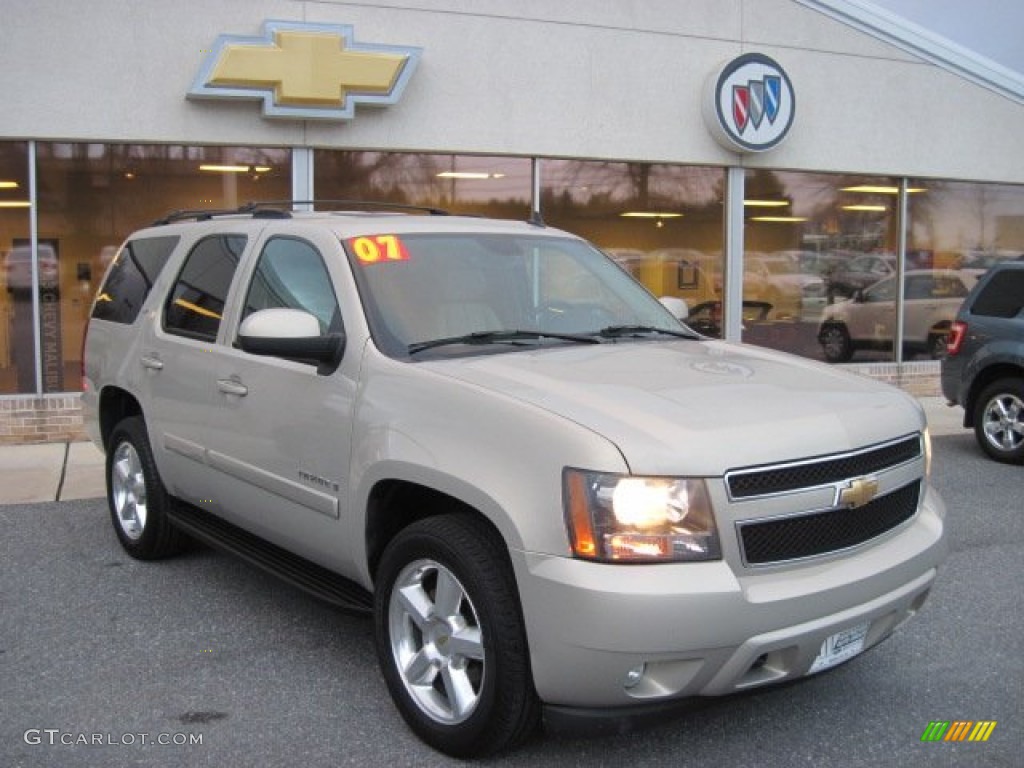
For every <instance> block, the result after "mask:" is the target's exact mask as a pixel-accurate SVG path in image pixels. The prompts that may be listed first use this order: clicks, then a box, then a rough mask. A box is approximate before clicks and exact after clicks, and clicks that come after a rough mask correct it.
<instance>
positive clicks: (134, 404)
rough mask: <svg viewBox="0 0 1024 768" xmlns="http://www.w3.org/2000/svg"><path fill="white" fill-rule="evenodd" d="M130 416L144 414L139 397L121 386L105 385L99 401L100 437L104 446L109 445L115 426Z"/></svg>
mask: <svg viewBox="0 0 1024 768" xmlns="http://www.w3.org/2000/svg"><path fill="white" fill-rule="evenodd" d="M129 416H142V406H141V405H140V404H139V401H138V399H136V397H135V396H134V395H132V394H131V393H130V392H128V391H127V390H125V389H121V388H120V387H104V388H103V391H102V392H101V393H100V402H99V424H100V438H101V440H102V441H103V445H104V447H106V446H107V445H109V443H110V435H111V433H113V431H114V427H116V426H117V425H118V423H119V422H121V421H123V420H124V419H126V418H128V417H129Z"/></svg>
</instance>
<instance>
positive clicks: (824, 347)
mask: <svg viewBox="0 0 1024 768" xmlns="http://www.w3.org/2000/svg"><path fill="white" fill-rule="evenodd" d="M0 8H2V10H3V26H2V31H0V39H2V42H3V44H2V45H0V93H3V96H2V104H3V120H2V121H0V257H2V260H3V269H2V271H0V443H22V442H39V441H47V440H66V439H76V438H78V437H81V434H82V433H81V411H80V408H79V394H78V393H79V392H80V390H81V386H82V379H81V376H82V374H81V357H82V347H83V337H84V333H85V329H86V324H87V318H88V316H89V313H90V308H91V304H92V299H93V296H94V295H95V293H96V290H97V288H98V287H99V284H100V281H101V280H102V277H103V273H104V269H105V267H106V265H107V264H109V262H110V261H111V259H112V258H113V256H114V254H116V252H117V249H118V247H119V245H120V243H121V242H122V241H123V240H124V238H125V237H126V236H127V235H128V234H129V233H131V232H132V231H133V230H135V229H137V228H139V227H141V226H145V225H148V224H149V223H151V222H153V221H154V220H156V219H158V218H160V217H161V216H163V215H165V214H166V213H168V212H170V211H174V210H181V209H231V208H236V207H238V206H241V205H243V204H245V203H246V202H248V201H252V200H278V201H310V200H318V201H339V200H341V201H352V200H359V201H367V200H374V201H385V202H389V203H393V204H403V205H415V206H431V207H437V208H443V209H446V210H448V211H451V212H453V213H469V214H474V215H489V216H497V217H502V218H519V219H527V218H529V217H531V216H538V215H539V216H540V217H542V219H543V221H544V222H545V223H546V224H548V225H549V226H553V227H559V228H562V229H566V230H568V231H571V232H574V233H576V234H579V235H582V236H584V237H586V238H587V239H589V240H591V241H592V242H594V243H595V244H596V245H598V246H599V247H601V248H602V249H604V250H606V251H607V252H608V253H609V255H611V256H612V257H613V258H615V259H616V260H617V261H618V262H619V263H620V264H621V265H622V266H623V268H625V269H627V270H629V271H630V272H631V273H632V274H634V275H635V276H636V277H637V279H638V280H640V281H641V282H643V283H644V284H645V285H646V286H647V287H648V288H649V289H650V290H651V291H652V292H654V293H655V294H656V295H659V296H663V295H671V296H678V297H680V298H683V299H684V300H686V302H687V304H688V305H689V307H690V309H691V311H692V313H693V323H694V325H695V327H699V329H700V330H702V331H703V332H705V333H708V334H709V335H713V336H720V337H723V338H727V339H731V340H737V341H745V342H749V343H752V344H759V345H763V346H769V347H773V348H776V349H782V350H786V351H790V352H793V353H795V354H798V355H802V356H805V357H811V358H814V359H818V360H823V361H824V360H828V361H829V363H830V364H834V365H843V366H847V367H849V368H851V369H853V370H856V371H858V372H860V373H863V374H865V375H871V376H875V377H879V378H883V379H885V380H888V381H892V382H893V383H896V384H898V385H900V386H903V387H905V388H907V389H908V390H911V391H913V392H915V393H917V394H938V390H937V373H938V362H937V361H936V359H935V358H936V357H937V356H940V355H941V349H942V342H943V339H944V333H945V331H946V329H947V328H948V322H949V319H950V313H951V312H952V311H955V307H956V306H957V305H958V303H959V299H961V298H962V295H963V292H964V291H966V290H967V289H968V288H969V285H970V281H971V279H972V278H976V275H977V274H980V270H983V269H985V268H987V267H988V266H990V265H991V264H992V263H993V262H995V261H998V260H1001V259H1012V258H1018V257H1019V256H1020V255H1021V254H1024V151H1021V134H1022V128H1024V77H1022V76H1021V75H1020V74H1017V73H1014V72H1011V71H1009V70H1007V69H1004V68H1002V67H1001V66H999V65H997V64H995V63H993V62H991V61H988V60H985V59H983V58H981V57H979V56H977V55H975V54H973V53H971V52H969V51H967V50H965V49H963V48H960V47H958V46H956V45H953V44H951V43H949V42H948V41H945V40H942V39H940V38H937V37H935V36H933V35H931V34H929V33H927V32H925V31H924V30H922V29H920V28H917V27H914V26H913V25H909V24H907V23H905V22H903V21H901V20H899V19H897V18H895V17H893V16H891V15H889V14H887V13H885V12H881V11H879V10H877V9H874V8H872V7H870V6H868V5H866V4H862V3H860V2H857V1H856V0H684V1H680V0H631V1H629V2H625V1H623V0H519V1H518V2H508V0H402V2H401V3H389V2H341V1H338V2H335V1H334V0H259V1H258V2H254V1H253V0H220V2H216V3H210V2H202V3H200V2H196V0H179V1H178V2H176V3H163V2H156V0H135V2H125V1H124V0H92V2H90V3H89V4H88V8H87V9H83V8H79V7H78V6H77V5H75V4H69V3H67V2H59V1H58V0H38V1H37V2H32V3H23V2H14V1H13V0H0ZM333 205H338V204H337V203H322V204H317V207H325V208H327V207H331V206H333ZM298 207H309V204H307V203H300V204H298ZM885 281H888V282H885ZM950 308H952V309H950ZM823 329H825V330H830V331H831V332H832V335H831V336H828V337H826V334H825V333H824V331H823ZM844 334H845V335H844ZM824 341H828V342H829V343H831V344H832V346H828V344H826V343H823V342H824ZM839 342H846V346H842V344H839ZM837 344H838V346H837Z"/></svg>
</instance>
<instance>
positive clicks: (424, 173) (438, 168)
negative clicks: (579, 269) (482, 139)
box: [313, 149, 532, 219]
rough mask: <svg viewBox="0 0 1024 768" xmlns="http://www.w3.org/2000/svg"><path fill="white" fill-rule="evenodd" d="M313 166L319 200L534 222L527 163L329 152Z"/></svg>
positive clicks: (524, 160) (513, 159)
mask: <svg viewBox="0 0 1024 768" xmlns="http://www.w3.org/2000/svg"><path fill="white" fill-rule="evenodd" d="M313 163H314V166H313V167H314V169H315V171H314V177H315V178H314V184H313V188H314V190H315V197H316V199H317V200H342V201H353V200H355V201H375V202H388V203H395V204H399V205H416V206H426V207H430V208H440V209H443V210H446V211H448V212H450V213H462V214H472V215H476V216H492V217H494V218H499V219H527V218H529V216H530V198H531V194H530V191H531V189H532V182H531V179H532V168H531V162H530V159H529V158H525V157H487V156H482V155H435V154H414V153H403V152H346V151H338V150H326V149H324V150H316V151H315V152H314V153H313ZM323 207H327V206H326V205H325V206H323Z"/></svg>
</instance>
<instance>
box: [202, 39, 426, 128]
mask: <svg viewBox="0 0 1024 768" xmlns="http://www.w3.org/2000/svg"><path fill="white" fill-rule="evenodd" d="M421 51H422V49H420V48H411V47H405V46H393V45H375V44H370V43H357V42H356V41H355V37H354V34H353V31H352V27H351V26H348V25H342V24H307V23H302V22H292V21H267V22H264V24H263V34H262V35H258V36H243V35H221V36H220V37H218V38H217V40H216V42H215V43H214V45H213V48H212V49H211V50H210V52H209V53H208V54H207V56H206V58H205V60H204V61H203V64H202V67H201V69H200V71H199V74H198V76H197V77H196V79H195V82H193V84H192V87H191V88H190V89H189V92H188V96H189V98H202V99H255V100H260V101H262V102H263V114H264V115H266V116H267V117H283V118H291V119H297V120H308V119H326V120H348V119H350V118H352V117H353V115H354V114H355V106H356V104H368V105H377V106H386V105H388V104H394V103H395V102H397V101H398V99H399V98H400V97H401V95H402V91H403V90H404V89H405V86H406V84H407V83H408V81H409V78H410V77H412V73H413V70H415V68H416V64H417V63H418V61H419V57H420V53H421Z"/></svg>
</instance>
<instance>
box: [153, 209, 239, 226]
mask: <svg viewBox="0 0 1024 768" xmlns="http://www.w3.org/2000/svg"><path fill="white" fill-rule="evenodd" d="M232 213H238V209H235V208H186V209H182V210H178V211H171V212H170V213H168V214H167V215H166V216H163V217H161V218H159V219H157V220H156V221H154V222H153V223H152V224H151V225H150V226H153V227H162V226H163V225H165V224H173V223H174V222H175V221H187V220H188V219H195V220H196V221H209V220H210V219H212V218H213V217H214V216H227V215H229V214H232Z"/></svg>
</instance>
